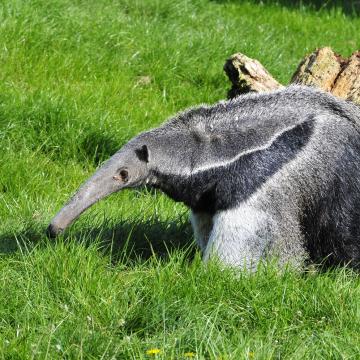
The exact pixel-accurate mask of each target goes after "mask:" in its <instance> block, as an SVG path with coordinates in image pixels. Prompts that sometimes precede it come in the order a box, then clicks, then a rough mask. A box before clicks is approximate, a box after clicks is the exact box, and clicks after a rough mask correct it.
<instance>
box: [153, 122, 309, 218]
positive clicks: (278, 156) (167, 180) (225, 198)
mask: <svg viewBox="0 0 360 360" xmlns="http://www.w3.org/2000/svg"><path fill="white" fill-rule="evenodd" d="M313 128H314V120H313V119H311V120H308V121H306V122H303V123H301V124H298V125H296V126H295V127H293V128H291V129H289V130H287V131H285V132H284V133H282V134H281V135H279V137H277V138H276V139H275V140H274V141H273V143H272V144H271V145H270V146H269V147H268V148H266V149H263V150H256V151H254V152H251V153H249V154H245V155H243V156H241V157H239V159H237V160H236V161H234V162H232V163H229V164H226V165H224V166H217V167H214V168H210V169H207V170H203V171H200V172H196V173H194V174H192V175H191V176H189V177H185V176H180V175H167V174H159V173H155V176H157V178H158V179H159V180H160V182H159V185H158V187H159V188H160V189H161V190H163V191H164V192H165V193H166V194H167V195H169V196H170V197H171V198H173V199H174V200H175V201H182V202H184V203H185V204H186V205H188V206H189V207H190V208H192V209H193V210H194V211H202V212H208V213H214V212H215V211H217V210H225V209H229V208H232V207H234V206H236V205H237V204H239V203H241V202H243V201H245V200H246V199H248V198H249V197H250V196H251V195H252V194H253V193H254V192H255V191H256V190H257V189H259V188H260V187H261V186H262V185H263V184H264V183H265V182H266V181H267V179H269V178H270V177H271V176H272V175H274V174H275V173H276V172H277V171H279V170H280V169H281V168H282V167H283V166H284V165H285V164H287V163H288V162H289V161H291V160H292V159H294V158H295V156H296V155H297V153H299V152H300V151H301V149H302V148H303V147H304V146H305V145H306V144H307V143H308V141H309V140H310V137H311V134H312V132H313Z"/></svg>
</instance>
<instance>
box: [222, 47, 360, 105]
mask: <svg viewBox="0 0 360 360" xmlns="http://www.w3.org/2000/svg"><path fill="white" fill-rule="evenodd" d="M224 70H225V72H226V74H227V76H228V77H229V79H230V81H231V83H232V87H231V89H230V90H229V91H228V98H234V97H236V96H238V95H240V94H244V93H247V92H262V91H270V90H276V89H279V88H281V87H282V86H283V85H282V84H280V83H279V82H278V81H277V80H275V79H274V78H273V76H272V75H271V74H270V73H269V72H268V71H267V70H266V69H265V67H264V66H263V65H262V64H261V63H260V62H259V61H258V60H255V59H251V58H249V57H247V56H245V55H244V54H241V53H237V54H234V55H232V56H231V57H230V59H228V60H227V61H226V63H225V65H224ZM290 83H296V84H301V85H307V86H314V87H318V88H320V89H323V90H325V91H328V92H330V93H332V94H334V95H335V96H338V97H341V98H343V99H347V100H351V101H354V102H356V103H358V104H360V51H357V52H354V53H353V54H352V55H351V56H350V57H349V58H347V59H346V58H343V57H342V56H340V55H338V54H336V53H335V52H334V51H333V50H331V49H330V48H329V47H325V48H321V49H317V50H315V51H314V52H312V53H311V54H310V55H307V56H305V58H304V59H303V60H302V61H301V62H300V64H299V66H298V68H297V69H296V71H295V73H294V75H293V76H292V78H291V82H290Z"/></svg>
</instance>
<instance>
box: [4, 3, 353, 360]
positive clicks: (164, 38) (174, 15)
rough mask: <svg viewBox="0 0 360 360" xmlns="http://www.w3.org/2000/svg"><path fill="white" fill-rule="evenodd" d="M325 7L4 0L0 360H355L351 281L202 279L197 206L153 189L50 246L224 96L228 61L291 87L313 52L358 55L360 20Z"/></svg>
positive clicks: (292, 276)
mask: <svg viewBox="0 0 360 360" xmlns="http://www.w3.org/2000/svg"><path fill="white" fill-rule="evenodd" d="M294 4H295V5H294ZM319 4H320V2H319V1H314V5H311V3H310V2H309V1H303V2H300V3H296V2H290V1H288V2H286V1H285V0H281V1H279V2H278V3H276V2H273V1H270V0H267V1H263V2H259V1H255V0H254V1H220V0H218V1H209V0H208V1H205V0H199V1H196V2H194V1H187V0H183V1H175V0H162V1H158V0H152V1H150V0H141V1H140V0H127V1H105V0H98V1H80V0H78V1H70V0H53V1H51V2H49V1H44V0H34V1H25V0H23V1H20V0H12V1H10V0H8V1H1V2H0V80H1V81H0V151H1V155H2V156H1V159H0V174H1V177H0V218H1V222H0V282H1V287H0V354H1V358H3V359H30V358H35V359H44V358H47V359H55V358H59V359H63V358H68V359H78V358H79V359H88V358H93V359H99V358H103V359H111V358H114V359H115V358H116V359H141V358H143V359H147V358H151V357H153V358H159V359H161V358H163V359H185V358H186V357H185V356H184V354H185V353H186V352H194V353H196V357H197V358H198V359H220V358H221V359H224V360H225V359H269V358H281V359H282V358H291V359H340V358H342V359H350V358H352V359H357V358H360V345H359V344H360V335H359V331H358V329H359V327H360V296H359V295H360V280H359V278H358V275H357V274H354V273H352V272H350V271H347V270H345V269H338V270H333V271H331V272H327V273H318V272H316V271H314V272H309V273H304V274H299V273H297V272H294V271H292V270H290V269H289V270H286V271H284V272H281V273H279V272H278V271H277V270H276V267H274V266H273V265H270V266H268V267H265V268H264V269H261V270H260V271H259V272H258V273H256V274H253V275H249V274H246V273H240V274H239V273H233V272H232V271H230V270H224V269H222V268H221V267H220V266H219V265H218V264H216V263H210V264H209V265H208V266H205V265H203V264H202V263H201V261H200V259H199V254H198V253H197V252H196V249H194V246H193V245H192V235H191V229H190V228H189V224H188V221H187V210H186V208H185V207H183V206H182V205H180V204H175V203H173V202H172V201H170V200H169V199H167V198H166V197H164V196H163V195H161V194H159V193H157V192H146V191H134V192H130V191H125V192H123V193H120V194H118V195H115V196H113V197H111V198H109V199H107V200H105V201H103V202H101V203H99V204H98V205H96V206H94V207H93V208H92V209H90V210H89V211H88V212H87V213H86V214H84V215H83V216H82V217H81V218H80V219H79V221H78V222H77V223H76V224H74V225H73V226H72V227H71V229H70V230H69V232H68V233H67V234H66V235H65V236H64V237H63V238H61V239H59V240H58V241H57V242H56V243H50V242H49V241H48V240H47V239H46V238H45V236H44V231H45V228H46V226H47V224H48V222H49V221H50V219H51V217H52V216H53V215H54V214H55V212H56V211H57V210H58V209H59V208H60V207H61V206H62V205H63V203H64V202H65V201H66V199H67V198H68V197H69V196H70V195H71V194H72V193H73V192H74V191H75V190H76V188H77V187H78V186H79V184H80V183H81V182H82V181H83V180H84V179H86V178H87V177H88V176H89V175H90V174H91V173H92V172H93V171H94V169H95V168H96V167H97V166H98V164H99V163H101V162H102V161H104V160H105V159H106V158H108V157H109V156H110V155H111V154H112V153H114V152H115V151H116V150H117V149H118V148H119V147H120V146H121V145H122V144H124V143H125V142H126V141H128V140H129V139H130V138H131V137H132V136H134V135H135V134H137V133H139V132H140V131H142V130H145V129H148V128H151V127H154V126H157V125H158V124H160V123H161V122H163V121H164V120H165V119H166V118H167V117H169V116H171V115H172V114H174V113H176V112H177V111H179V110H182V109H184V108H185V107H188V106H193V105H196V104H199V103H204V102H205V103H214V102H216V101H217V100H219V99H223V98H225V96H226V91H227V89H228V87H229V83H228V81H227V79H226V77H225V75H224V74H223V71H222V66H223V64H224V61H225V59H226V58H227V57H228V56H230V55H231V54H232V53H234V52H237V51H241V52H243V53H245V54H247V55H248V56H250V57H254V58H257V59H259V60H260V61H261V62H262V63H263V64H264V65H265V66H266V67H267V68H268V69H269V70H270V71H271V72H272V74H273V75H274V76H275V77H276V78H278V79H279V80H280V81H281V82H283V83H287V82H288V81H289V79H290V77H291V75H292V73H293V71H294V70H295V67H296V65H297V64H298V62H299V60H300V59H301V58H302V56H303V55H304V54H305V53H308V52H310V51H312V50H313V49H314V48H316V47H321V46H326V45H329V46H331V47H333V49H334V50H336V51H337V52H339V53H342V54H343V55H349V54H350V53H351V52H352V51H354V50H355V49H356V48H359V47H360V31H359V28H360V18H358V17H357V16H356V12H353V10H354V7H353V6H349V3H347V4H345V5H344V6H343V7H342V6H341V5H342V3H341V2H340V1H334V2H327V3H326V4H325V5H324V4H322V5H321V4H320V6H319ZM354 4H355V2H354ZM350 5H351V4H350ZM319 7H320V8H321V9H320V11H316V9H317V8H319ZM143 77H149V78H150V82H149V83H146V82H144V81H142V79H143ZM150 348H159V349H161V351H162V352H161V354H159V355H157V356H156V357H155V356H150V355H146V350H148V349H150Z"/></svg>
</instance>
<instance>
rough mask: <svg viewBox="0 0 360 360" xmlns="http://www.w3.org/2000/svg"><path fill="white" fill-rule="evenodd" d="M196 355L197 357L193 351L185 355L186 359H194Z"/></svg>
mask: <svg viewBox="0 0 360 360" xmlns="http://www.w3.org/2000/svg"><path fill="white" fill-rule="evenodd" d="M195 355H196V354H195V353H193V352H191V351H189V352H186V353H185V354H184V356H185V357H189V358H192V357H194V356H195Z"/></svg>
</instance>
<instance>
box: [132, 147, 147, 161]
mask: <svg viewBox="0 0 360 360" xmlns="http://www.w3.org/2000/svg"><path fill="white" fill-rule="evenodd" d="M135 153H136V155H137V157H138V158H139V160H141V161H145V162H149V150H148V147H147V146H146V145H143V146H142V147H141V148H140V149H136V150H135Z"/></svg>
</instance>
